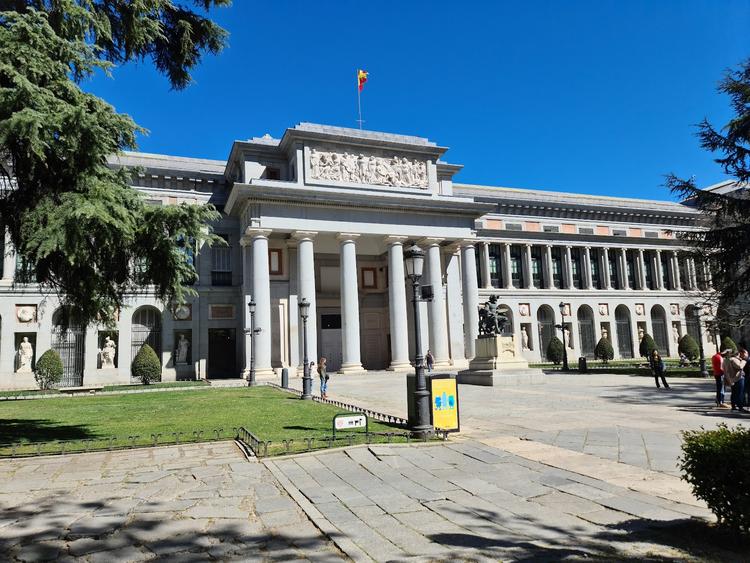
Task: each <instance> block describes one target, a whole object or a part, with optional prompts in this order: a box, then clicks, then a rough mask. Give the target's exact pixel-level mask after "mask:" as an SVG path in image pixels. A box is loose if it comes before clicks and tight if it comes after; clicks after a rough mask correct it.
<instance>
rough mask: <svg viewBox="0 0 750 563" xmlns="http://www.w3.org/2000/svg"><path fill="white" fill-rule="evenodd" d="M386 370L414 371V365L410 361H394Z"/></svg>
mask: <svg viewBox="0 0 750 563" xmlns="http://www.w3.org/2000/svg"><path fill="white" fill-rule="evenodd" d="M386 371H395V372H409V371H414V366H412V365H411V363H409V362H394V363H392V364H391V365H390V366H388V367H387V368H386Z"/></svg>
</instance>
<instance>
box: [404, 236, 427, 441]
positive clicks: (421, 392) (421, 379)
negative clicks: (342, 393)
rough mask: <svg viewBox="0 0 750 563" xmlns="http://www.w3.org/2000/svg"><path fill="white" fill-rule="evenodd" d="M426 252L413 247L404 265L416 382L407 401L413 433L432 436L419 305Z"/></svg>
mask: <svg viewBox="0 0 750 563" xmlns="http://www.w3.org/2000/svg"><path fill="white" fill-rule="evenodd" d="M424 254H425V253H424V251H423V250H422V249H421V248H419V247H418V246H417V245H412V246H411V247H409V248H408V249H406V251H405V252H404V264H405V266H406V275H407V276H408V277H409V279H410V280H411V286H412V290H413V292H412V304H413V305H414V348H415V353H414V371H415V376H416V381H415V385H414V395H413V396H412V397H407V400H408V401H409V402H411V404H413V405H414V413H415V419H414V424H413V425H412V431H413V432H416V433H419V434H432V432H433V428H432V424H430V392H429V391H428V390H427V378H426V377H425V373H424V355H423V354H422V329H421V326H420V319H419V309H418V303H419V301H420V297H419V287H420V286H419V280H420V279H421V278H422V270H423V268H424Z"/></svg>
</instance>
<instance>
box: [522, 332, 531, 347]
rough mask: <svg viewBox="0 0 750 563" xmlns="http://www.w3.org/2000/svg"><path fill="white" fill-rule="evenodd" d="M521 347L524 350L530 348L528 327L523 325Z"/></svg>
mask: <svg viewBox="0 0 750 563" xmlns="http://www.w3.org/2000/svg"><path fill="white" fill-rule="evenodd" d="M521 348H522V349H523V350H529V349H530V348H529V333H528V332H526V327H525V326H522V327H521Z"/></svg>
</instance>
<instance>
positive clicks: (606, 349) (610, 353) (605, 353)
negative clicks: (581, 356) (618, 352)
mask: <svg viewBox="0 0 750 563" xmlns="http://www.w3.org/2000/svg"><path fill="white" fill-rule="evenodd" d="M594 358H596V359H597V360H602V361H603V362H604V363H605V364H606V363H607V362H608V361H609V360H614V359H615V349H614V348H612V343H611V342H610V341H609V338H600V339H599V342H597V343H596V348H594Z"/></svg>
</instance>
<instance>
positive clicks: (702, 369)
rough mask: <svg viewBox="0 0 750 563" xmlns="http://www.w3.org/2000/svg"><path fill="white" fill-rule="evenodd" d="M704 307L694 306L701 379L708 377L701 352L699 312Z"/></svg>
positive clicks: (703, 354) (704, 356) (703, 355)
mask: <svg viewBox="0 0 750 563" xmlns="http://www.w3.org/2000/svg"><path fill="white" fill-rule="evenodd" d="M705 306H706V304H705V303H696V304H695V305H694V307H695V320H696V321H697V324H698V352H699V354H700V357H699V366H700V370H701V377H708V370H707V369H706V353H705V352H704V350H703V326H702V323H701V312H702V311H703V307H705Z"/></svg>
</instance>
